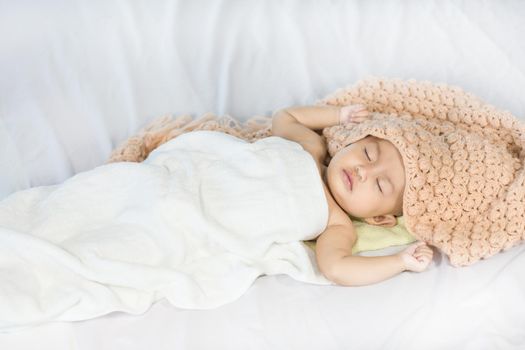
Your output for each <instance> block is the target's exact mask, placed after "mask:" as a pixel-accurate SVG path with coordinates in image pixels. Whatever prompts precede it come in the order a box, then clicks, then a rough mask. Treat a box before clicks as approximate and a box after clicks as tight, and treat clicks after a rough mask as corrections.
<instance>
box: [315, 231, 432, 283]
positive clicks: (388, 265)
mask: <svg viewBox="0 0 525 350" xmlns="http://www.w3.org/2000/svg"><path fill="white" fill-rule="evenodd" d="M355 239H356V235H355V232H354V228H353V226H352V227H349V226H343V225H332V226H328V227H327V228H326V230H325V231H324V232H323V233H322V234H321V235H320V236H319V238H318V239H317V245H316V258H317V263H318V265H319V268H320V270H321V272H322V273H323V274H324V275H325V276H326V278H328V279H329V280H331V281H332V282H335V283H337V284H340V285H346V286H360V285H367V284H372V283H377V282H381V281H384V280H386V279H388V278H390V277H393V276H395V275H397V274H399V273H400V272H403V271H405V270H409V271H417V272H421V271H424V270H425V269H426V268H427V267H428V265H429V264H430V262H431V261H432V254H433V252H432V249H431V248H430V247H428V246H427V245H426V244H425V243H423V242H417V243H414V244H412V245H410V246H409V247H408V248H406V249H405V250H403V251H402V252H400V253H398V254H394V255H387V256H374V257H370V256H356V255H352V252H351V247H352V246H353V244H354V243H355Z"/></svg>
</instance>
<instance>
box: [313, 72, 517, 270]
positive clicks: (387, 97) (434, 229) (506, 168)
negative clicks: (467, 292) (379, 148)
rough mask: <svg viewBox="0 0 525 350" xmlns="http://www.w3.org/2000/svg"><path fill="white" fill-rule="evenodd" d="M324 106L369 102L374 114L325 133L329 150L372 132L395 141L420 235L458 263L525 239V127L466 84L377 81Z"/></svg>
mask: <svg viewBox="0 0 525 350" xmlns="http://www.w3.org/2000/svg"><path fill="white" fill-rule="evenodd" d="M319 103H321V104H329V105H346V104H354V103H361V104H364V105H366V106H367V107H368V109H369V110H370V111H371V112H376V113H374V114H373V116H372V119H371V120H369V121H366V122H363V123H361V124H358V125H346V126H335V127H331V128H326V129H325V130H324V131H323V134H324V135H325V137H326V139H327V142H328V150H329V153H330V155H331V156H333V155H334V154H335V153H336V152H337V151H338V150H340V149H341V148H343V147H344V146H346V145H347V144H349V143H351V142H355V141H357V140H360V139H362V138H363V137H365V136H366V135H374V136H377V137H380V138H383V139H387V140H389V141H390V142H392V143H393V144H394V145H395V146H396V147H397V148H398V150H399V151H400V153H401V155H402V158H403V162H404V167H405V183H406V186H405V191H404V194H403V215H404V218H405V225H406V228H407V229H408V230H409V232H410V233H412V234H413V235H414V236H416V237H418V238H419V239H421V240H423V241H425V242H428V243H429V244H431V245H434V246H436V247H438V248H439V249H440V250H441V251H442V252H444V253H445V254H446V255H448V257H449V259H450V263H451V264H452V265H453V266H466V265H470V264H472V263H474V262H476V261H478V260H480V259H482V258H488V257H490V256H492V255H494V254H496V253H498V252H499V251H501V250H503V249H508V248H510V247H512V246H515V245H517V244H518V243H520V242H521V241H522V240H523V239H525V181H524V179H525V173H524V169H523V160H524V155H525V152H524V148H523V145H524V143H525V129H524V126H523V124H522V123H521V122H520V121H519V120H518V119H516V118H515V117H513V116H512V115H511V114H510V113H508V112H505V111H499V110H497V109H496V108H494V107H493V106H490V105H488V104H485V103H483V102H482V101H480V100H479V99H478V98H476V97H474V96H473V95H471V94H467V93H465V92H463V91H462V90H461V89H459V88H455V87H448V86H446V85H434V84H432V83H428V82H416V81H413V80H411V81H406V82H405V81H400V80H386V79H370V80H366V81H362V82H360V83H358V84H356V85H355V86H352V87H349V88H346V89H342V90H340V91H337V92H336V93H334V94H333V95H331V96H328V97H327V98H325V99H323V100H322V101H320V102H319Z"/></svg>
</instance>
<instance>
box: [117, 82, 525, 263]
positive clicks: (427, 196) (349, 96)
mask: <svg viewBox="0 0 525 350" xmlns="http://www.w3.org/2000/svg"><path fill="white" fill-rule="evenodd" d="M355 103H361V104H365V105H366V106H367V107H368V110H369V111H371V112H375V114H374V116H373V118H372V120H370V121H367V122H364V123H361V124H359V125H357V126H353V125H347V126H335V127H331V128H326V129H325V130H324V131H323V134H324V136H325V137H326V141H327V143H328V146H329V153H330V156H333V155H334V154H335V152H337V151H338V150H339V149H340V148H341V147H343V146H344V144H346V143H348V142H349V141H355V140H358V139H360V138H362V137H364V136H366V135H368V134H373V135H376V136H378V137H382V138H385V139H388V140H389V141H391V142H393V143H394V145H396V146H397V148H398V149H399V150H400V153H401V154H402V156H403V161H404V165H405V171H406V184H407V185H406V188H405V193H404V198H403V200H404V203H403V213H404V217H405V224H406V227H407V229H408V230H409V231H410V233H411V234H413V235H414V236H416V237H418V238H419V239H422V240H424V241H426V242H428V243H429V244H431V245H434V246H436V247H437V248H439V249H440V250H441V251H442V252H444V253H445V254H446V255H447V256H448V257H449V258H450V262H451V264H452V265H454V266H465V265H469V264H472V263H474V262H476V261H478V260H480V259H482V258H487V257H489V256H492V255H494V254H496V253H497V252H499V251H501V250H502V249H508V248H510V247H512V246H515V245H516V244H518V243H520V242H521V241H523V240H524V239H525V199H524V198H525V173H524V167H523V161H524V157H525V148H524V147H523V145H524V143H525V128H524V125H523V123H522V122H520V121H519V120H518V119H517V118H515V117H514V116H512V115H511V114H510V113H509V112H507V111H502V110H499V109H497V108H495V107H494V106H491V105H488V104H485V103H484V102H482V101H481V100H480V99H478V98H477V97H475V96H473V95H472V94H469V93H466V92H464V91H462V90H461V89H460V88H457V87H452V86H447V85H444V84H433V83H430V82H418V81H414V80H409V81H402V80H396V79H375V78H374V79H368V80H364V81H361V82H359V83H357V84H355V85H353V86H350V87H348V88H344V89H340V90H338V91H336V92H335V93H333V94H331V95H329V96H328V97H326V98H324V99H322V100H320V101H318V104H330V105H347V104H355ZM203 129H204V130H218V131H223V132H226V133H228V134H231V135H235V136H237V137H240V138H242V139H245V140H248V141H254V140H256V139H259V138H262V137H267V136H270V135H271V118H269V117H254V118H252V119H250V120H249V121H248V122H246V123H240V122H238V121H237V120H235V119H234V118H232V117H229V116H225V117H216V116H214V115H212V114H207V115H204V116H203V117H201V118H199V119H197V120H193V119H192V118H191V117H189V116H181V117H177V118H172V117H169V116H168V117H163V118H160V119H158V120H155V121H154V122H153V123H151V124H150V125H148V126H147V127H145V128H144V129H143V130H141V131H140V132H139V133H138V134H137V135H135V136H133V137H131V138H130V139H128V140H127V141H126V142H124V143H123V144H122V145H121V146H119V147H118V148H117V149H116V150H115V151H114V152H113V153H112V155H111V158H110V161H142V160H144V159H145V158H146V157H147V155H148V154H149V152H151V150H153V149H154V148H156V147H157V146H158V145H160V144H162V143H164V142H166V141H167V140H169V139H171V138H173V137H176V136H177V135H180V134H182V133H185V132H189V131H192V130H203ZM329 159H330V158H327V161H329Z"/></svg>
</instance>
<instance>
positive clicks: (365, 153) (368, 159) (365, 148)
mask: <svg viewBox="0 0 525 350" xmlns="http://www.w3.org/2000/svg"><path fill="white" fill-rule="evenodd" d="M365 154H366V157H367V158H368V160H369V161H370V160H371V159H370V157H369V156H368V152H367V150H366V147H365Z"/></svg>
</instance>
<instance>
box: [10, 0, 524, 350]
mask: <svg viewBox="0 0 525 350" xmlns="http://www.w3.org/2000/svg"><path fill="white" fill-rule="evenodd" d="M523 18H525V2H523V1H519V0H516V1H496V0H493V1H488V0H486V1H473V0H472V1H461V2H458V1H415V0H410V1H400V0H399V1H390V2H383V1H367V2H365V1H299V0H287V1H276V0H269V1H256V0H246V1H240V0H237V1H234V0H223V1H204V0H197V1H184V0H178V1H175V0H173V1H171V0H158V1H154V2H153V1H145V0H144V1H139V0H130V1H103V0H93V1H87V0H84V1H83V0H75V1H67V0H48V1H37V0H20V1H16V2H12V1H7V0H0V77H1V78H0V168H1V169H2V171H1V174H0V176H1V177H0V198H2V197H4V196H6V195H7V194H9V193H11V192H13V191H15V190H19V189H24V188H27V187H30V186H36V185H44V184H55V183H59V182H61V181H63V180H64V179H66V178H68V177H70V176H71V175H73V174H75V173H77V172H79V171H83V170H87V169H91V168H93V167H95V166H97V165H100V164H102V163H103V162H104V161H105V160H106V159H107V157H108V155H109V153H110V152H111V150H112V149H113V148H114V147H115V146H116V144H118V143H119V142H121V141H123V140H124V139H126V138H127V137H128V136H130V135H131V134H133V133H134V132H136V131H137V130H138V129H139V128H140V127H141V126H143V125H145V124H146V123H148V122H149V121H151V120H152V119H154V118H156V117H158V116H160V115H162V114H166V113H173V114H179V113H191V114H193V115H195V116H198V115H200V114H202V113H204V112H214V113H217V114H230V115H233V116H236V117H239V118H243V119H245V118H247V117H250V116H252V115H255V114H260V115H269V114H270V112H271V111H273V110H275V109H277V108H279V107H283V106H286V105H291V104H307V103H312V102H315V100H317V99H319V98H321V97H323V96H324V95H326V94H328V93H330V92H332V91H333V90H335V89H336V88H339V87H342V86H345V85H348V84H352V83H353V82H355V81H356V80H358V79H361V78H364V77H366V76H369V75H375V76H387V77H397V78H402V79H409V78H415V79H418V80H430V81H434V82H445V83H448V84H453V85H459V86H461V87H462V88H464V89H465V90H467V91H469V92H472V93H474V94H476V95H477V96H479V97H481V98H482V99H484V100H485V101H487V102H489V103H492V104H494V105H496V106H497V107H500V108H504V109H508V110H509V111H511V112H512V113H513V114H515V115H517V116H518V117H520V118H521V119H522V120H525V94H523V91H525V41H524V40H523V33H524V32H525V22H524V21H523ZM524 251H525V247H524V246H520V247H516V248H514V249H512V250H510V251H508V252H506V253H503V254H500V255H498V256H496V257H494V258H491V259H490V260H488V261H484V262H480V263H478V264H476V265H475V266H473V267H471V268H464V269H454V268H452V267H450V266H448V265H447V264H446V263H443V262H440V261H439V260H438V261H437V263H436V264H435V265H434V266H433V267H432V269H431V270H430V271H428V272H425V273H422V274H411V273H403V274H401V275H399V276H397V277H395V278H393V279H391V280H389V281H386V282H384V283H381V284H378V285H373V286H368V287H360V288H343V287H319V286H311V285H305V284H302V283H299V282H295V281H293V280H291V279H289V278H287V277H284V276H281V277H264V278H261V279H259V280H258V281H256V283H255V284H254V286H253V287H252V288H251V289H250V291H249V292H248V293H247V294H246V295H244V296H243V297H242V298H241V299H240V300H238V301H237V302H235V303H233V304H229V305H226V306H224V307H222V308H219V309H216V310H209V311H188V310H178V309H175V308H173V307H171V306H170V305H168V304H167V303H166V302H161V303H159V304H156V305H155V306H154V307H153V308H152V309H151V310H150V311H149V312H147V313H146V314H145V315H143V316H128V315H122V314H115V315H109V316H106V317H102V318H100V319H95V320H92V321H86V322H81V323H71V324H50V325H46V326H42V327H38V328H35V329H32V330H28V331H24V332H19V333H14V334H1V335H0V348H2V349H33V348H35V347H38V348H39V349H48V348H49V349H55V350H61V349H93V348H95V346H96V348H97V349H106V348H107V349H110V348H111V349H114V348H121V347H126V348H127V349H144V348H146V347H148V348H150V347H151V348H156V349H168V348H169V349H172V348H173V347H176V348H177V349H201V348H214V349H232V348H233V349H235V348H248V349H266V348H275V349H294V348H301V349H318V348H323V349H348V348H356V349H374V348H385V349H420V348H422V347H424V348H429V349H448V348H454V349H457V348H462V349H523V348H525V316H524V315H525V278H524V276H525V263H524V259H525V257H524ZM437 259H439V257H437Z"/></svg>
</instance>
